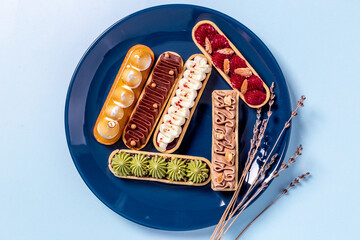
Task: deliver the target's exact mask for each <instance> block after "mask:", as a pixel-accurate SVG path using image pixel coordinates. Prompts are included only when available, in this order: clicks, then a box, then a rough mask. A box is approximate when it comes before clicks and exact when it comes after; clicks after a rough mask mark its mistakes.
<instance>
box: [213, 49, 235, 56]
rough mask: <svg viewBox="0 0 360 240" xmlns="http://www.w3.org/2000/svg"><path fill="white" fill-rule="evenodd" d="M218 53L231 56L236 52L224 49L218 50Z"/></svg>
mask: <svg viewBox="0 0 360 240" xmlns="http://www.w3.org/2000/svg"><path fill="white" fill-rule="evenodd" d="M217 52H218V53H221V54H225V55H231V54H233V53H234V50H232V49H231V48H223V49H220V50H217Z"/></svg>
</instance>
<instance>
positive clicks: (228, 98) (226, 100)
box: [224, 95, 231, 106]
mask: <svg viewBox="0 0 360 240" xmlns="http://www.w3.org/2000/svg"><path fill="white" fill-rule="evenodd" d="M224 103H225V105H228V106H230V105H231V96H229V95H228V96H225V97H224Z"/></svg>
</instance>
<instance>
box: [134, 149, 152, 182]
mask: <svg viewBox="0 0 360 240" xmlns="http://www.w3.org/2000/svg"><path fill="white" fill-rule="evenodd" d="M148 163H149V158H148V157H147V156H145V155H143V154H136V155H135V156H134V157H133V159H132V161H131V164H130V169H131V173H132V174H133V175H134V176H136V177H143V176H145V175H146V174H147V171H148V167H147V166H148Z"/></svg>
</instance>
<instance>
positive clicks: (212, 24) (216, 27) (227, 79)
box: [192, 20, 270, 108]
mask: <svg viewBox="0 0 360 240" xmlns="http://www.w3.org/2000/svg"><path fill="white" fill-rule="evenodd" d="M203 24H209V25H211V26H213V27H214V28H215V30H216V31H217V32H218V34H221V35H223V36H224V37H225V38H226V39H227V40H228V42H229V45H230V47H231V49H232V50H234V52H235V54H236V55H238V56H239V57H241V58H242V59H244V60H245V62H246V65H247V66H248V68H250V69H251V71H252V73H253V74H254V75H256V76H258V77H259V78H260V79H261V77H260V76H259V74H258V73H257V72H256V71H255V69H254V68H253V67H252V66H251V65H250V63H249V62H248V61H247V60H246V59H245V57H244V56H243V55H242V54H241V52H240V51H239V50H238V49H237V48H236V47H235V45H234V44H233V43H232V42H231V41H230V40H229V39H228V38H227V36H226V35H225V34H224V33H223V32H222V31H221V30H220V29H219V27H218V26H216V24H215V23H213V22H211V21H209V20H203V21H200V22H198V23H197V24H196V25H195V26H194V27H193V29H192V38H193V41H194V43H195V44H196V46H197V47H198V48H199V49H200V51H201V52H202V53H203V54H204V55H205V56H206V57H207V59H208V61H209V62H211V63H212V64H213V66H214V67H215V68H216V70H217V71H218V72H219V73H220V75H221V76H222V77H223V78H224V79H225V81H226V82H227V83H228V84H229V85H230V86H231V87H232V85H231V82H230V77H229V76H228V75H227V74H225V72H224V71H222V70H221V69H220V68H217V67H216V66H215V64H214V63H213V62H212V59H211V55H210V54H209V53H207V52H206V50H205V48H204V47H203V46H201V45H200V44H199V43H198V42H197V41H196V39H195V31H196V29H197V28H198V27H199V26H200V25H203ZM261 81H262V79H261ZM263 87H264V89H265V92H266V98H265V101H264V102H263V103H261V104H260V105H251V104H249V103H247V102H246V101H245V97H244V95H243V94H242V93H241V92H240V91H239V90H238V89H235V88H233V89H234V90H235V91H237V92H238V93H239V96H240V98H241V99H242V100H243V101H244V102H245V103H246V104H247V105H248V106H249V107H251V108H261V107H262V106H264V105H265V104H266V103H267V102H268V101H269V98H270V90H269V87H268V86H267V85H266V84H265V83H264V81H263Z"/></svg>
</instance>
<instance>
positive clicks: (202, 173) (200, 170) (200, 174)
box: [186, 160, 209, 183]
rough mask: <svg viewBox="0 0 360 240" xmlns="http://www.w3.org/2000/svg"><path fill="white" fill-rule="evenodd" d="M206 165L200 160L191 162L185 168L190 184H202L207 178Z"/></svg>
mask: <svg viewBox="0 0 360 240" xmlns="http://www.w3.org/2000/svg"><path fill="white" fill-rule="evenodd" d="M208 173H209V169H208V168H207V167H206V163H204V162H202V161H200V160H191V161H190V162H189V163H188V164H187V166H186V176H187V177H188V181H189V182H192V183H202V182H204V181H205V180H206V179H208V177H209V174H208Z"/></svg>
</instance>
